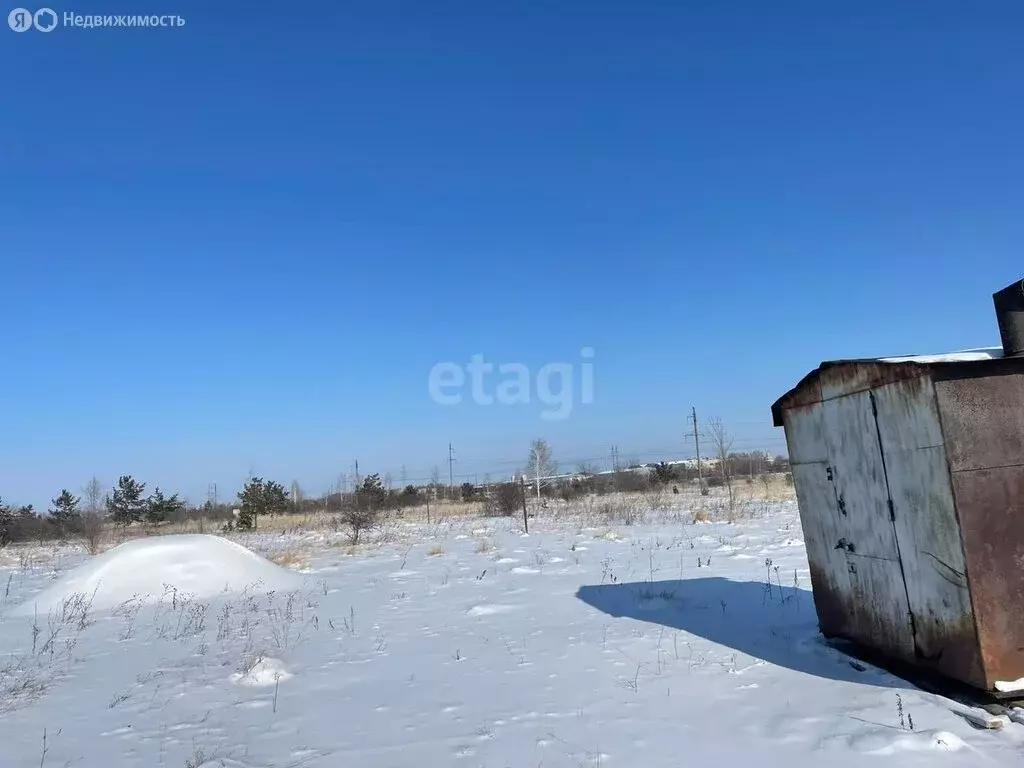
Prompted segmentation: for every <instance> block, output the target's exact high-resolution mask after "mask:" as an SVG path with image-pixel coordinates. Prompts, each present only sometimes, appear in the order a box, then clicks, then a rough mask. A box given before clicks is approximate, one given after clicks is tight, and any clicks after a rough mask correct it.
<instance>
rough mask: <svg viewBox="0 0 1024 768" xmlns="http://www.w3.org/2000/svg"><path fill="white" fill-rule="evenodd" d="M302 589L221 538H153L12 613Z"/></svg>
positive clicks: (98, 561)
mask: <svg viewBox="0 0 1024 768" xmlns="http://www.w3.org/2000/svg"><path fill="white" fill-rule="evenodd" d="M302 583H303V579H302V577H301V576H299V575H298V574H296V573H294V572H293V571H289V570H286V569H284V568H281V567H280V566H277V565H274V564H273V563H271V562H270V561H269V560H266V559H264V558H262V557H260V556H259V555H257V554H256V553H255V552H252V551H250V550H248V549H246V548H245V547H243V546H242V545H240V544H236V543H235V542H233V541H228V540H227V539H224V538H221V537H219V536H207V535H202V534H171V535H167V536H151V537H149V538H145V539H136V540H135V541H129V542H125V543H124V544H121V545H120V546H117V547H114V548H113V549H111V550H108V551H107V552H104V553H103V554H102V555H98V556H97V557H94V558H92V559H91V560H89V561H88V562H86V563H84V564H82V565H80V566H78V567H77V568H75V569H74V570H72V571H70V572H69V573H67V574H66V575H65V576H64V577H62V578H60V579H58V580H57V581H55V582H54V583H53V584H51V585H50V586H49V587H48V588H46V589H44V590H43V591H42V592H40V593H39V594H38V595H36V596H35V597H32V598H29V599H28V600H26V601H25V602H24V603H22V604H21V605H19V606H18V607H17V608H15V610H14V611H13V613H14V614H15V615H21V616H26V615H28V616H30V615H32V614H33V613H34V612H37V611H38V612H39V613H40V614H46V613H48V612H49V611H51V610H54V609H57V610H59V609H60V607H61V606H62V605H64V604H65V603H66V602H67V601H68V600H69V599H74V598H75V596H76V595H82V594H84V595H86V596H87V597H88V596H91V597H92V607H93V609H97V610H103V609H107V608H114V607H116V606H118V605H121V604H122V603H124V602H125V601H126V600H131V599H135V598H141V599H153V600H155V599H157V598H159V597H161V596H162V595H163V594H164V593H165V592H166V591H167V590H168V589H169V588H174V589H176V590H177V591H178V592H182V593H188V594H189V595H192V596H194V597H196V598H199V599H205V598H211V597H216V596H218V595H220V594H223V593H224V592H234V591H241V590H244V589H246V588H249V589H256V590H259V591H263V592H267V591H270V590H282V591H284V590H291V589H299V588H301V586H302Z"/></svg>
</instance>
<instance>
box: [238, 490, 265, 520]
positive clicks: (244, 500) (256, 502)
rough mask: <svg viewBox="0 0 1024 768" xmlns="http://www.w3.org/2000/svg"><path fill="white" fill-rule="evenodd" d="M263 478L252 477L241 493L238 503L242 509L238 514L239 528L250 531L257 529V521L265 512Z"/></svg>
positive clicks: (239, 493)
mask: <svg viewBox="0 0 1024 768" xmlns="http://www.w3.org/2000/svg"><path fill="white" fill-rule="evenodd" d="M263 488H264V483H263V478H262V477H250V478H249V479H248V480H247V481H246V482H245V486H244V487H243V488H242V490H241V491H239V492H238V501H239V502H240V507H241V509H240V510H239V514H238V527H239V528H244V529H249V528H255V527H256V524H257V523H256V521H257V518H258V517H259V515H260V514H262V512H263Z"/></svg>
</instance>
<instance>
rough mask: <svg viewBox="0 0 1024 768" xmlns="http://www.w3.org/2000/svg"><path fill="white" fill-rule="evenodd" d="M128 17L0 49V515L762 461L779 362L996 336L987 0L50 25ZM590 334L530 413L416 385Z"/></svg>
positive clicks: (999, 266) (793, 365) (210, 15)
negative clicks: (261, 478) (724, 446)
mask: <svg viewBox="0 0 1024 768" xmlns="http://www.w3.org/2000/svg"><path fill="white" fill-rule="evenodd" d="M211 5H212V6H216V7H211ZM499 5H500V8H499ZM147 6H148V7H147ZM286 8H287V10H285V9H286ZM150 9H151V12H153V13H177V14H180V15H182V16H183V17H184V18H185V19H186V21H187V23H186V25H185V26H184V27H182V28H180V29H148V30H142V29H98V30H97V29H91V30H85V29H61V28H58V29H57V30H55V31H54V32H52V33H50V34H48V35H44V34H42V33H38V32H36V31H32V32H29V33H25V34H15V33H13V32H11V31H10V30H8V29H7V28H6V27H0V70H2V71H3V72H4V73H5V86H4V90H5V97H4V100H3V107H2V108H0V231H2V233H3V235H2V237H0V269H2V272H0V276H2V280H0V283H2V286H3V307H4V322H3V324H2V326H0V365H2V375H0V398H2V401H0V495H2V496H3V498H4V499H6V500H11V501H22V502H33V503H35V504H36V505H37V506H43V505H45V504H46V502H47V500H48V499H49V498H50V497H51V496H53V495H55V494H56V492H57V491H58V490H59V489H60V487H61V486H70V487H72V488H75V489H77V488H79V487H80V486H81V485H82V484H84V483H85V482H86V480H87V479H88V478H89V477H90V476H91V475H92V474H94V473H95V474H97V475H99V477H100V478H101V479H102V480H104V481H105V482H107V483H110V482H111V481H113V480H114V478H115V477H116V476H117V475H118V474H120V473H133V474H135V475H136V476H137V477H138V478H139V479H141V480H144V481H146V482H148V483H149V485H150V487H153V486H155V485H160V486H162V487H164V488H168V489H175V490H181V491H183V492H185V493H186V494H188V495H189V496H191V497H192V498H195V499H200V498H201V497H202V494H203V493H204V492H205V489H206V486H207V484H208V483H212V482H217V483H218V484H219V486H220V489H221V494H222V496H223V495H224V494H225V493H227V492H233V491H234V490H235V489H236V488H237V486H238V485H239V484H240V483H241V482H242V481H243V479H244V477H245V475H246V473H247V472H249V471H250V469H251V470H252V471H253V472H255V473H256V474H262V475H265V476H270V477H274V478H277V479H280V480H282V481H283V482H286V483H287V482H289V481H290V480H291V479H293V478H297V479H298V480H299V481H300V482H301V483H302V484H303V485H304V486H305V487H306V489H307V490H308V491H309V492H321V491H323V490H325V489H326V487H327V486H329V485H330V484H331V482H332V481H333V480H334V478H335V477H336V476H337V475H338V473H339V472H343V471H350V470H351V466H352V464H351V462H352V459H353V458H354V457H358V458H359V459H360V466H361V469H362V470H363V471H380V472H382V473H383V472H385V471H390V472H392V473H393V474H394V475H395V477H396V479H397V476H398V473H399V471H400V467H401V466H402V465H403V464H404V465H406V467H407V473H408V475H409V477H410V478H412V477H422V476H424V475H427V474H429V472H430V468H431V466H432V465H434V464H437V465H439V466H440V467H441V468H442V471H443V472H444V474H447V466H446V464H445V460H446V453H447V444H448V442H449V441H452V442H453V443H454V445H455V449H456V457H457V459H458V462H459V463H458V464H456V474H464V473H469V474H472V473H480V474H482V473H483V472H485V471H488V470H494V469H498V470H501V471H512V470H513V469H514V468H515V467H514V464H515V463H517V461H518V460H519V459H520V458H522V457H523V456H524V455H525V452H526V449H527V447H528V443H529V440H530V439H531V438H533V437H545V438H547V439H548V440H549V442H550V444H551V446H552V448H553V450H554V452H555V457H556V458H559V459H562V460H563V463H565V464H568V463H570V462H571V461H572V460H573V459H575V458H578V457H590V456H604V455H607V452H608V450H609V448H610V446H611V445H612V444H617V445H619V446H620V454H621V455H622V456H623V457H626V456H629V455H631V454H641V453H644V452H647V451H650V450H654V449H658V450H661V449H666V450H667V449H671V448H673V447H676V446H678V449H679V451H680V452H684V451H685V450H687V446H688V443H686V442H685V441H684V439H683V437H682V435H683V433H684V432H685V431H686V430H687V423H686V418H687V416H688V411H689V408H690V406H691V405H695V406H696V407H697V409H698V411H699V413H700V414H702V415H707V416H711V415H719V416H721V417H722V418H723V419H724V420H725V421H726V423H727V424H728V425H731V426H732V427H733V431H734V432H735V433H736V434H737V435H738V436H739V437H740V438H741V440H740V442H739V443H738V446H737V447H743V448H750V447H768V448H774V449H781V448H782V447H783V443H782V441H781V440H780V438H781V431H776V430H773V429H772V428H771V427H770V414H769V406H770V404H771V403H772V401H773V400H774V399H775V398H776V397H777V396H778V395H779V394H781V393H782V392H783V391H784V390H786V389H788V388H789V387H790V386H792V385H793V384H794V383H795V382H796V381H797V380H798V379H799V378H800V377H801V376H802V375H803V374H804V373H805V372H806V371H807V370H808V369H810V368H812V367H814V366H815V365H817V364H818V363H819V362H820V361H821V360H824V359H830V358H836V357H848V356H868V355H876V354H890V353H893V354H902V353H908V352H909V353H913V352H932V351H945V350H949V349H958V348H964V347H971V346H978V345H987V344H997V343H998V333H997V330H996V326H995V321H994V319H993V316H992V309H991V298H990V295H991V293H992V291H994V290H996V289H998V288H1000V287H1002V286H1003V285H1004V284H1006V283H1008V282H1010V281H1011V280H1014V279H1016V278H1018V277H1021V276H1022V274H1024V261H1022V259H1021V254H1022V247H1021V246H1022V243H1024V216H1022V211H1024V194H1022V192H1024V148H1022V143H1021V137H1022V136H1024V119H1022V118H1024V101H1022V99H1021V83H1022V82H1024V47H1022V40H1024V23H1022V22H1024V7H1022V6H1021V5H1020V4H1019V3H1010V2H993V3H985V4H982V5H978V4H973V5H967V4H964V3H963V2H933V3H928V4H927V8H925V7H924V6H922V5H921V4H919V3H909V2H896V3H893V2H884V3H883V2H878V3H867V2H858V3H845V4H837V3H820V2H790V3H764V2H734V3H719V2H703V3H668V2H656V3H654V2H628V3H627V2H616V3H611V2H601V1H596V2H595V1H594V0H588V1H587V2H543V3H542V2H525V3H505V4H498V3H481V2H418V1H417V2H411V1H409V2H402V3H394V2H386V1H382V0H374V1H373V2H360V3H353V2H342V1H338V2H312V3H304V4H302V5H300V6H290V7H288V6H284V5H282V4H280V3H275V4H260V3H239V2H221V3H215V4H211V3H207V2H204V3H198V2H191V1H189V2H173V3H164V4H160V5H159V6H154V5H151V4H149V3H142V4H140V3H126V2H125V3H120V4H117V5H115V4H111V3H109V2H106V0H104V1H102V2H101V1H100V0H90V1H89V2H88V3H80V4H78V5H75V6H74V7H73V8H69V7H61V6H56V7H55V10H57V12H58V14H59V15H62V14H63V12H64V11H65V10H73V11H74V12H76V13H80V14H87V13H97V14H104V13H128V12H137V13H141V12H150ZM583 347H591V348H593V349H594V351H595V356H594V359H593V363H594V384H595V389H594V402H593V403H592V404H590V405H586V406H584V405H579V404H577V405H576V407H575V408H574V410H573V411H572V413H571V415H570V416H569V418H566V419H564V420H562V421H556V422H547V421H543V420H541V419H540V417H539V407H538V406H537V405H536V404H534V405H531V406H507V405H506V406H500V405H493V406H480V405H474V404H473V403H471V402H466V403H464V404H462V405H459V406H442V405H438V404H436V403H434V402H432V401H431V399H430V397H429V394H428V390H427V378H428V374H429V371H430V369H431V367H432V366H433V365H434V364H435V363H437V362H442V361H451V362H455V363H466V362H468V361H469V359H470V357H471V355H473V354H474V353H482V354H483V355H484V356H485V358H486V359H487V360H489V361H494V362H498V363H507V362H520V363H523V364H525V365H527V366H530V367H531V370H533V371H536V370H537V369H538V368H539V367H540V366H542V365H544V364H546V363H551V362H568V363H576V364H577V365H578V364H579V362H580V357H579V353H580V350H581V349H582V348H583ZM500 378H501V377H492V379H491V380H490V381H491V383H490V384H488V385H487V386H488V387H489V389H490V391H492V392H493V390H494V387H495V386H496V384H495V383H494V382H495V381H497V380H499V379H500ZM466 391H467V392H468V390H466Z"/></svg>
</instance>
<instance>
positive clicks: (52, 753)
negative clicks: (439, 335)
mask: <svg viewBox="0 0 1024 768" xmlns="http://www.w3.org/2000/svg"><path fill="white" fill-rule="evenodd" d="M684 519H687V518H685V517H684V516H683V515H680V514H678V513H675V514H673V513H671V512H667V513H666V514H665V515H664V517H663V519H662V520H661V522H653V523H651V522H648V523H645V524H644V525H632V526H613V527H604V526H599V527H590V526H588V525H587V524H586V523H585V522H581V521H580V520H563V521H559V520H556V519H551V518H543V519H538V520H537V521H536V522H535V523H534V526H533V530H531V533H530V535H529V536H526V535H523V534H522V532H521V530H520V529H519V527H518V525H517V522H516V521H509V520H464V521H460V522H458V523H454V524H450V525H445V526H436V525H435V526H423V525H413V524H410V525H408V526H406V527H405V528H404V529H403V530H402V532H401V535H398V536H394V537H392V539H391V541H390V542H389V543H386V544H380V545H377V546H374V547H371V548H368V549H366V550H363V551H360V552H357V553H355V554H353V553H352V552H351V551H350V550H349V549H348V548H347V547H345V546H340V539H339V540H335V539H336V538H337V537H332V536H328V535H323V534H317V535H301V534H295V535H292V536H290V537H287V536H280V537H277V536H267V535H266V534H264V535H262V536H253V537H252V538H251V539H248V540H247V539H245V538H238V539H236V540H237V541H240V542H242V543H246V542H247V541H248V542H249V545H250V546H251V547H252V548H253V549H256V550H257V551H261V552H269V551H271V550H286V549H289V548H294V549H296V550H299V551H301V553H302V556H301V557H297V558H294V560H295V561H296V562H298V563H300V567H301V568H302V573H301V578H300V579H299V581H298V582H297V588H294V585H293V582H291V581H289V578H291V577H292V576H293V574H278V573H277V572H275V571H274V569H275V568H276V566H272V565H270V564H269V563H267V562H265V561H263V560H260V559H256V558H250V557H249V556H248V554H247V553H240V552H239V551H237V550H236V549H232V547H233V545H231V544H229V543H228V542H226V541H224V542H220V543H221V544H222V545H223V546H218V544H217V543H214V544H209V543H205V544H204V543H196V542H195V541H193V542H192V545H193V547H192V548H193V550H194V553H195V555H194V556H195V559H196V561H197V562H192V563H188V562H187V560H188V558H187V557H185V558H184V561H183V560H182V557H183V555H182V552H183V548H182V547H181V546H179V545H177V544H175V545H173V546H167V545H166V544H164V545H161V546H158V547H156V549H155V550H153V551H151V552H150V553H149V555H148V556H146V557H141V558H140V554H139V550H138V547H136V548H135V549H132V547H133V545H131V544H129V545H125V547H124V548H122V550H120V552H119V550H113V551H111V552H108V553H107V554H106V555H103V556H101V557H102V558H106V559H105V560H103V562H102V563H100V565H99V566H97V565H96V561H93V562H92V563H89V562H88V561H89V558H87V557H86V556H85V555H84V554H82V553H80V552H78V551H76V550H72V549H63V550H50V549H36V550H34V551H32V552H29V553H27V554H25V553H23V554H22V555H21V562H20V563H14V562H11V561H10V559H8V562H9V563H10V567H0V654H2V655H0V754H2V757H0V763H2V764H3V765H4V766H33V767H34V766H42V768H48V767H57V768H59V767H61V766H104V767H106V766H139V768H143V767H144V768H153V766H172V767H173V768H183V766H184V767H185V768H198V766H203V768H213V767H214V766H226V767H227V768H250V767H251V768H298V766H311V767H314V768H315V767H316V766H343V765H348V766H417V767H422V766H466V767H467V768H477V767H483V766H489V767H490V768H526V767H530V768H537V766H545V767H550V768H556V767H557V766H566V767H567V768H568V767H572V768H578V767H579V766H607V767H608V768H612V767H613V766H644V767H645V768H655V767H656V766H689V765H693V766H707V765H711V766H715V765H744V766H757V767H758V768H775V767H785V768H798V767H802V766H820V765H822V764H825V763H824V761H827V764H828V765H829V766H830V768H840V767H841V766H858V767H860V766H865V765H878V766H886V765H893V766H896V765H898V766H901V768H908V767H909V766H936V765H941V766H1004V765H1005V766H1011V765H1013V766H1019V765H1021V764H1022V758H1024V725H1018V724H1016V723H1010V724H1007V725H1006V726H1005V727H1004V728H1002V729H999V730H981V729H976V728H974V727H972V726H971V725H970V724H969V723H968V722H967V721H966V720H964V719H963V718H962V717H960V716H958V715H957V714H954V712H952V711H951V708H950V706H949V702H947V701H946V700H944V699H941V698H939V697H936V696H933V695H931V694H927V693H923V692H921V691H918V690H916V689H914V688H912V687H910V686H908V685H907V684H906V683H903V682H902V681H900V680H897V679H895V678H893V677H891V676H889V675H887V674H885V673H883V672H881V671H879V670H875V669H873V668H870V667H867V668H863V669H857V668H855V666H854V665H852V664H851V663H850V660H849V659H848V658H847V657H845V656H842V655H841V654H839V653H838V652H836V651H834V650H832V649H830V648H828V647H827V646H825V645H824V644H823V643H822V641H821V640H820V638H819V636H818V634H817V630H816V622H815V616H814V606H813V603H812V600H811V595H810V591H809V590H810V584H809V579H808V574H807V562H806V555H805V551H804V548H803V545H802V541H801V534H800V526H799V520H798V517H797V511H796V506H795V504H794V503H793V502H777V503H773V504H771V505H766V507H765V509H764V510H763V512H762V513H761V514H758V515H757V516H756V518H755V519H752V520H747V521H743V522H737V523H735V524H726V523H720V524H693V523H690V522H684ZM193 538H194V537H193ZM145 546H150V547H152V546H154V545H153V544H152V543H151V542H146V543H145ZM186 549H187V548H186ZM125 553H127V554H125ZM119 554H120V555H124V557H125V562H127V563H129V564H130V567H129V568H124V567H121V565H120V564H119V563H118V562H117V560H118V555H119ZM222 557H223V558H224V559H225V564H224V565H223V567H221V568H217V567H214V568H210V567H209V562H206V564H204V563H203V562H200V561H202V560H203V559H204V558H205V559H206V560H207V561H209V560H210V559H211V558H213V559H218V558H222ZM83 562H84V563H87V564H86V565H85V566H84V568H85V569H87V570H84V571H83V570H79V571H77V572H75V573H72V570H73V569H74V568H75V567H76V566H78V565H80V564H82V563H83ZM246 563H249V564H250V565H251V567H252V571H251V574H252V575H253V576H254V578H252V580H251V582H246V578H247V575H249V574H250V572H249V571H248V570H247V566H246ZM88 569H91V570H88ZM98 573H100V574H101V575H100V576H99V577H97V576H96V575H97V574H98ZM132 573H136V574H138V577H137V578H138V582H137V583H138V584H139V585H143V586H145V587H146V589H148V590H149V591H144V590H143V591H140V592H139V593H138V594H136V593H135V592H133V591H132V589H133V587H134V584H133V583H131V576H130V574H132ZM103 574H105V575H103ZM126 574H129V575H128V576H126ZM175 575H177V576H178V577H180V578H181V580H182V582H183V584H184V585H185V586H183V587H179V588H173V587H172V585H168V586H167V587H164V588H162V589H160V590H153V589H152V586H153V584H154V583H158V582H159V583H160V584H161V585H162V584H164V583H167V582H166V579H168V578H169V579H172V581H173V579H174V577H175ZM279 575H280V576H281V581H280V582H277V581H276V580H277V578H278V576H279ZM68 579H74V581H70V580H68ZM126 579H127V582H126ZM76 584H77V585H78V586H79V587H81V586H82V585H85V588H86V590H91V591H79V592H78V593H77V594H73V593H74V591H75V590H74V589H73V587H74V585H76ZM281 585H284V586H285V587H287V588H286V589H280V588H279V587H280V586H281ZM271 587H273V588H274V589H275V591H273V592H271V593H269V594H268V592H267V589H268V588H271ZM141 589H142V588H141V587H140V590H141ZM44 590H46V591H45V592H44ZM61 590H64V594H63V597H62V596H61ZM105 590H109V591H105ZM125 590H127V591H125ZM42 598H45V600H42ZM37 604H38V605H39V610H38V611H36V612H35V615H34V616H33V613H34V611H33V609H32V608H31V607H27V608H26V606H32V605H37ZM19 606H21V608H19ZM23 614H24V615H23Z"/></svg>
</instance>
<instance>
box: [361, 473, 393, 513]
mask: <svg viewBox="0 0 1024 768" xmlns="http://www.w3.org/2000/svg"><path fill="white" fill-rule="evenodd" d="M387 495H388V492H387V491H386V490H384V484H383V483H382V482H381V480H380V475H378V474H376V473H375V474H372V475H367V476H366V477H364V478H363V482H362V485H360V486H359V488H358V489H356V504H357V505H358V506H360V507H365V508H367V509H374V510H376V509H380V508H381V507H382V506H384V500H385V499H386V498H387Z"/></svg>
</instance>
